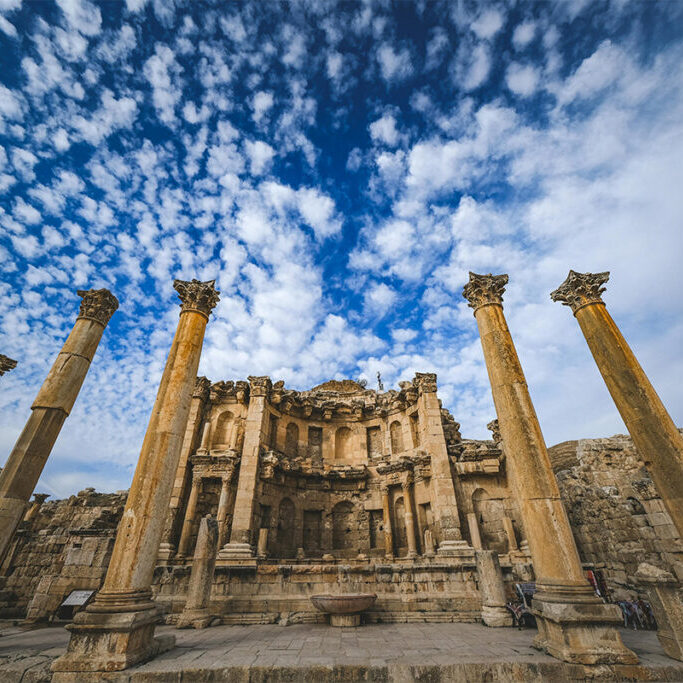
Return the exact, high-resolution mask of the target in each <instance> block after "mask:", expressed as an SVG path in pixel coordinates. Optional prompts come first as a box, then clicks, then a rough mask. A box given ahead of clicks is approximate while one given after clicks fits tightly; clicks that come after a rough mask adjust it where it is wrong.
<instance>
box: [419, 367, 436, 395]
mask: <svg viewBox="0 0 683 683" xmlns="http://www.w3.org/2000/svg"><path fill="white" fill-rule="evenodd" d="M413 386H414V387H415V388H416V389H417V393H418V394H419V395H420V396H422V394H435V393H436V373H434V372H416V373H415V379H414V380H413Z"/></svg>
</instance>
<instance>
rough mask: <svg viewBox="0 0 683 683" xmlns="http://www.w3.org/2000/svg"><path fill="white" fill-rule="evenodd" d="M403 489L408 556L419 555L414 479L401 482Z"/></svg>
mask: <svg viewBox="0 0 683 683" xmlns="http://www.w3.org/2000/svg"><path fill="white" fill-rule="evenodd" d="M401 489H402V491H403V514H404V519H405V524H406V536H407V538H408V557H417V543H416V540H415V515H414V514H413V481H412V479H410V478H409V479H406V480H405V481H403V482H401Z"/></svg>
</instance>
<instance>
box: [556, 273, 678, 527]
mask: <svg viewBox="0 0 683 683" xmlns="http://www.w3.org/2000/svg"><path fill="white" fill-rule="evenodd" d="M608 280H609V273H607V272H605V273H577V272H575V271H573V270H570V271H569V275H568V276H567V279H566V280H565V281H564V282H563V283H562V284H561V285H560V287H558V289H556V290H555V291H554V292H552V293H551V295H550V296H551V298H552V299H553V301H559V302H561V303H563V304H564V305H565V306H569V307H570V308H571V309H572V311H573V312H574V317H575V318H576V320H577V322H578V323H579V326H580V327H581V331H582V332H583V335H584V337H585V338H586V342H588V348H589V349H590V351H591V353H592V354H593V358H594V359H595V362H596V364H597V366H598V369H599V370H600V373H601V374H602V377H603V379H604V380H605V384H606V385H607V389H608V390H609V393H610V394H611V395H612V399H613V400H614V403H615V405H616V407H617V410H618V411H619V413H620V414H621V417H622V419H623V420H624V423H625V424H626V428H627V429H628V431H629V434H630V435H631V438H632V439H633V443H634V444H635V446H636V448H637V449H638V453H639V455H640V457H641V458H642V459H643V462H644V463H645V466H646V467H647V469H648V472H649V473H650V476H651V477H652V480H653V481H654V483H655V486H656V487H657V490H658V491H659V494H660V495H661V497H662V500H663V502H664V505H665V506H666V509H667V511H668V513H669V515H671V519H672V520H673V522H674V524H675V525H676V528H677V529H678V534H679V536H680V537H681V538H683V436H681V433H680V432H679V431H678V429H677V427H676V425H675V424H674V421H673V420H672V419H671V416H670V415H669V413H668V412H667V410H666V408H665V407H664V404H663V403H662V401H661V399H660V398H659V396H658V395H657V392H656V391H655V389H654V387H653V386H652V384H650V380H649V379H648V378H647V375H646V374H645V372H644V371H643V368H642V367H640V363H638V360H637V359H636V357H635V356H634V355H633V351H631V348H630V347H629V345H628V344H627V343H626V340H625V339H624V337H623V336H622V334H621V332H620V331H619V328H618V327H617V325H616V323H615V322H614V320H613V319H612V316H611V315H610V314H609V312H608V311H607V308H606V306H605V302H604V301H603V300H602V296H601V295H602V293H603V292H604V291H605V287H604V284H605V283H606V282H607V281H608Z"/></svg>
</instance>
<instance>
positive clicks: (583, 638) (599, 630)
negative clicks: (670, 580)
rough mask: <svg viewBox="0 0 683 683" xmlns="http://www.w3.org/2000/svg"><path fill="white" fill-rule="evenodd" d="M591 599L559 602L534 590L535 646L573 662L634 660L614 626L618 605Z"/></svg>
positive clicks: (609, 662) (614, 662)
mask: <svg viewBox="0 0 683 683" xmlns="http://www.w3.org/2000/svg"><path fill="white" fill-rule="evenodd" d="M577 597H578V596H577ZM594 600H596V601H595V602H592V603H591V602H588V601H587V600H586V601H585V602H584V601H577V602H559V601H556V600H555V598H554V597H553V596H549V599H548V600H546V599H544V597H543V595H539V593H537V594H536V595H535V596H534V600H533V604H532V610H531V611H532V613H533V615H534V616H535V617H536V623H537V625H538V635H537V636H536V638H535V639H534V647H536V648H538V649H539V650H545V652H547V653H548V654H549V655H551V656H552V657H555V658H556V659H560V660H562V661H565V662H570V663H572V664H589V665H592V664H637V663H638V657H637V656H636V654H635V653H634V652H632V651H631V650H629V649H628V648H627V647H626V646H625V645H624V643H623V642H622V640H621V635H620V634H619V631H618V630H617V628H616V627H617V626H618V625H619V624H621V623H622V616H621V610H620V609H619V607H618V606H617V605H607V604H604V603H602V602H599V601H597V598H595V597H594Z"/></svg>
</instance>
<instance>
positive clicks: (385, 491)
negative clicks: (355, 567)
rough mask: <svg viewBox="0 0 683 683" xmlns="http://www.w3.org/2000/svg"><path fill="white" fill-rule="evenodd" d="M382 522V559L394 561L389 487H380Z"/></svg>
mask: <svg viewBox="0 0 683 683" xmlns="http://www.w3.org/2000/svg"><path fill="white" fill-rule="evenodd" d="M382 521H383V525H384V557H386V558H387V560H393V559H394V532H393V529H392V527H391V500H390V498H389V487H388V486H386V485H382Z"/></svg>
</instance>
